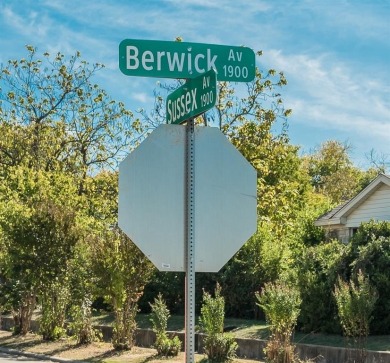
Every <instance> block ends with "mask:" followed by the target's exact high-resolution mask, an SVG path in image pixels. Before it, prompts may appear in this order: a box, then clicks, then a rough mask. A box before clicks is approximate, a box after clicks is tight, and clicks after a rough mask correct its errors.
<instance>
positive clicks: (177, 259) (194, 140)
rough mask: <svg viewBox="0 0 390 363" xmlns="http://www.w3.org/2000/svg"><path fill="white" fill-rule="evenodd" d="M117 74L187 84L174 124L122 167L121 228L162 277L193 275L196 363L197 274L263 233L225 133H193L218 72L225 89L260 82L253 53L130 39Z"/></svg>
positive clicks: (190, 332) (190, 337) (170, 120)
mask: <svg viewBox="0 0 390 363" xmlns="http://www.w3.org/2000/svg"><path fill="white" fill-rule="evenodd" d="M119 68H120V70H121V71H122V73H124V74H125V75H128V76H141V77H161V78H179V79H180V78H181V79H187V82H186V83H185V84H184V85H183V86H181V87H179V88H178V89H177V90H176V91H174V92H173V93H171V94H170V95H169V96H168V98H167V102H166V107H167V125H160V126H159V127H158V128H157V129H156V130H154V131H153V132H152V133H151V134H150V135H149V136H148V138H147V139H146V140H145V141H144V142H143V143H142V144H141V145H140V146H138V147H137V148H136V149H135V150H134V151H133V152H132V153H131V154H130V155H129V156H127V157H126V158H125V159H124V160H123V161H122V162H121V163H120V165H119V207H118V224H119V227H120V228H121V229H122V230H123V231H124V232H125V233H126V234H127V235H128V236H129V237H130V238H131V239H132V240H133V242H134V243H135V244H136V245H137V246H138V247H139V248H140V249H141V251H142V252H143V253H144V254H145V255H146V256H147V257H148V258H149V259H150V260H151V261H152V262H153V263H154V265H155V266H156V267H157V268H158V269H159V270H160V271H185V272H186V286H185V295H186V297H185V307H186V312H185V315H186V317H185V325H186V326H185V332H186V338H185V351H186V363H194V361H195V357H194V353H195V271H198V272H217V271H219V269H220V268H221V267H222V266H223V265H224V264H225V263H226V262H227V261H228V260H229V259H230V258H231V257H232V256H233V254H234V253H235V252H236V251H237V250H238V249H239V248H240V247H241V246H242V244H243V243H244V242H245V241H246V240H247V239H248V238H249V237H250V236H251V235H252V234H253V233H254V232H255V231H256V225H257V197H256V190H257V177H256V171H255V169H254V168H253V167H252V166H251V165H250V164H249V163H248V161H247V160H245V158H244V157H243V156H242V155H241V154H240V153H239V152H238V151H237V150H236V149H235V148H234V147H233V146H232V145H231V144H230V142H229V141H228V140H227V139H226V137H225V135H223V134H222V133H221V132H220V130H218V129H216V128H211V127H195V126H194V117H196V116H198V115H200V114H202V113H203V112H206V111H207V110H209V109H210V108H212V107H213V106H214V105H215V102H216V98H217V93H216V89H217V86H216V73H217V74H218V80H220V81H232V82H250V81H252V80H253V79H254V77H255V54H254V52H253V50H252V49H250V48H246V47H234V46H225V45H213V44H200V43H185V42H166V41H154V40H134V39H126V40H123V41H122V42H121V43H120V45H119ZM214 69H215V70H214ZM184 122H187V125H186V126H185V127H184V126H181V125H180V124H182V123H184ZM210 216H212V217H211V218H210ZM150 225H152V226H153V227H154V228H150Z"/></svg>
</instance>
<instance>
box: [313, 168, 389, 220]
mask: <svg viewBox="0 0 390 363" xmlns="http://www.w3.org/2000/svg"><path fill="white" fill-rule="evenodd" d="M383 184H385V185H387V186H389V187H390V175H385V174H379V175H378V176H377V177H376V178H375V179H374V180H373V181H372V182H371V183H370V184H369V185H367V187H365V188H364V189H363V190H362V191H361V192H360V193H358V194H357V195H356V196H355V197H353V198H352V199H350V200H349V201H347V202H346V203H344V204H341V205H339V206H337V207H336V208H334V209H332V210H331V211H329V212H328V213H326V214H324V215H322V216H321V217H319V218H318V219H317V220H316V221H315V223H314V224H315V225H316V226H326V225H332V224H333V225H334V224H345V222H346V217H347V216H348V215H349V214H350V213H351V212H352V211H353V210H355V209H356V208H358V207H359V206H360V205H361V204H362V203H364V201H366V200H367V198H369V197H370V196H371V195H372V194H373V193H375V191H376V190H378V189H379V188H380V187H381V186H382V185H383Z"/></svg>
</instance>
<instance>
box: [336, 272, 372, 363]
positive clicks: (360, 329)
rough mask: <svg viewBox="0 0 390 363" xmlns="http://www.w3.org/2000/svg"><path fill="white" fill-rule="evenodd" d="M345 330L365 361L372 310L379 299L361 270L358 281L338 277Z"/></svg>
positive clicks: (340, 307)
mask: <svg viewBox="0 0 390 363" xmlns="http://www.w3.org/2000/svg"><path fill="white" fill-rule="evenodd" d="M334 297H335V299H336V303H337V309H338V315H339V317H340V321H341V325H342V327H343V332H344V334H345V336H346V337H348V338H353V340H354V346H355V347H356V348H358V351H359V357H358V359H359V362H362V363H364V362H365V356H366V349H365V341H366V339H367V336H368V334H369V329H370V321H371V320H372V312H373V310H374V305H375V303H376V301H377V298H378V296H377V292H376V290H375V289H374V288H373V287H372V286H371V284H370V281H369V279H368V278H366V277H365V276H364V274H363V273H362V272H361V271H360V270H359V272H358V274H357V277H356V283H355V282H354V281H353V280H350V282H349V283H347V282H345V281H343V280H342V279H341V278H340V277H339V278H338V281H337V284H336V285H335V289H334Z"/></svg>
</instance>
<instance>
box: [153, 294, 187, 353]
mask: <svg viewBox="0 0 390 363" xmlns="http://www.w3.org/2000/svg"><path fill="white" fill-rule="evenodd" d="M150 307H151V309H152V312H151V318H150V321H151V322H152V327H153V331H154V332H155V333H156V342H155V344H154V347H155V348H156V349H157V353H158V355H161V356H164V357H172V356H173V357H175V356H177V355H178V354H179V352H180V349H181V341H180V339H179V337H177V336H175V337H173V338H172V339H171V338H169V337H168V335H167V332H166V330H167V325H168V319H169V317H170V314H169V310H168V308H167V305H166V304H165V301H164V300H163V297H162V295H161V294H159V295H158V296H157V298H155V299H154V304H150Z"/></svg>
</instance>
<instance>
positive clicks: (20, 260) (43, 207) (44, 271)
mask: <svg viewBox="0 0 390 363" xmlns="http://www.w3.org/2000/svg"><path fill="white" fill-rule="evenodd" d="M0 225H1V227H2V230H3V234H4V241H5V248H6V255H7V260H6V264H5V266H4V267H3V275H4V285H5V286H4V287H5V288H4V290H3V291H5V295H6V296H4V297H5V298H6V299H8V301H9V304H10V305H11V307H12V310H13V311H14V315H15V320H16V323H17V324H16V327H17V331H20V332H21V333H23V334H26V333H27V331H28V326H29V320H30V319H31V314H32V310H33V309H34V308H35V300H36V295H37V294H39V295H40V296H42V299H45V296H43V294H44V293H45V292H47V291H50V289H51V288H52V287H53V286H57V285H58V283H59V281H64V278H65V277H66V273H67V269H68V261H69V260H70V259H71V258H72V253H73V250H74V246H75V244H76V243H77V241H78V239H79V232H78V230H77V226H76V222H75V214H74V212H73V211H70V210H69V209H67V208H66V207H64V206H58V205H56V204H54V203H53V201H52V200H50V199H49V200H45V199H43V200H42V201H40V202H36V203H33V204H30V205H29V204H24V203H20V202H11V203H8V205H7V207H4V208H3V210H2V218H1V219H0ZM7 291H8V292H7ZM48 308H49V307H48ZM26 309H27V310H26ZM49 309H50V308H49ZM25 310H26V311H25ZM59 324H60V325H59V326H61V324H62V322H61V319H60V321H59Z"/></svg>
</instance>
